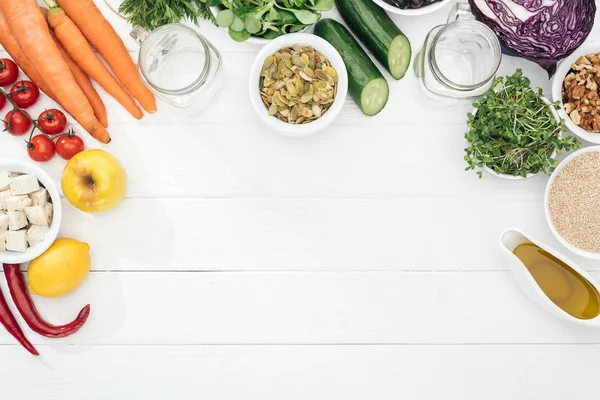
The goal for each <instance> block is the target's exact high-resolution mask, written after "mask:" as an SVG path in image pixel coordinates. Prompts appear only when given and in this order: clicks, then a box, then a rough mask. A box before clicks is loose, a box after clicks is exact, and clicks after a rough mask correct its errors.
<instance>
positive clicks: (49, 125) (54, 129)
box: [38, 108, 67, 135]
mask: <svg viewBox="0 0 600 400" xmlns="http://www.w3.org/2000/svg"><path fill="white" fill-rule="evenodd" d="M38 125H39V126H40V128H42V131H44V132H45V133H47V134H48V135H58V134H59V133H62V132H63V131H64V130H65V127H66V126H67V117H65V114H64V113H63V112H62V111H60V110H57V109H56V108H51V109H49V110H46V111H44V112H42V113H41V114H40V116H39V117H38Z"/></svg>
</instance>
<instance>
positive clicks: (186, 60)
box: [131, 24, 222, 111]
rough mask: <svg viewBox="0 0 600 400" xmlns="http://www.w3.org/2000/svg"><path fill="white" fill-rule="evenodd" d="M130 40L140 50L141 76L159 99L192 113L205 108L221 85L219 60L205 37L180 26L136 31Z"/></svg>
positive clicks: (214, 49) (218, 56)
mask: <svg viewBox="0 0 600 400" xmlns="http://www.w3.org/2000/svg"><path fill="white" fill-rule="evenodd" d="M131 36H132V37H133V38H134V39H136V41H137V42H138V43H139V44H140V46H141V48H140V53H139V58H138V69H139V71H140V75H141V76H142V79H144V81H145V82H146V84H147V85H148V87H149V88H150V89H151V90H152V91H153V92H154V93H155V94H156V95H157V96H158V97H160V98H161V99H163V100H165V101H166V102H168V103H170V104H172V105H174V106H176V107H190V108H193V109H194V111H201V110H202V109H203V108H205V107H207V106H208V104H209V103H210V102H211V100H212V99H213V98H214V97H215V95H216V94H217V92H218V91H219V89H220V87H221V84H222V79H221V76H220V75H221V73H220V70H221V56H220V54H219V52H218V51H217V49H216V48H215V47H214V46H213V45H212V44H211V43H210V42H209V41H208V40H207V39H206V38H204V36H202V35H200V34H199V33H198V32H196V31H195V30H193V29H192V28H189V27H187V26H185V25H182V24H169V25H165V26H162V27H160V28H158V29H156V30H155V31H152V32H148V31H147V30H145V29H143V28H140V27H135V28H134V29H133V31H132V32H131Z"/></svg>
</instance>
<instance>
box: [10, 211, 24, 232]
mask: <svg viewBox="0 0 600 400" xmlns="http://www.w3.org/2000/svg"><path fill="white" fill-rule="evenodd" d="M26 226H27V216H26V215H25V212H24V211H9V212H8V229H9V230H11V231H18V230H19V229H21V228H25V227H26Z"/></svg>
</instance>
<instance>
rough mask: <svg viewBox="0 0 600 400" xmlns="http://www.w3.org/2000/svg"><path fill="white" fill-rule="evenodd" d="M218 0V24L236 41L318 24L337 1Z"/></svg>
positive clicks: (278, 33)
mask: <svg viewBox="0 0 600 400" xmlns="http://www.w3.org/2000/svg"><path fill="white" fill-rule="evenodd" d="M126 1H127V0H126ZM129 1H131V0H129ZM200 1H202V0H200ZM219 1H220V3H221V7H222V8H223V9H222V10H221V11H220V12H219V14H217V24H218V25H219V26H221V27H225V28H229V34H230V36H231V37H232V38H233V39H234V40H237V41H243V40H246V39H248V38H249V37H250V35H256V36H260V37H264V38H266V39H273V38H276V37H277V36H280V35H283V34H286V33H292V32H298V31H301V30H302V29H304V28H305V27H306V26H308V25H312V24H314V23H316V22H317V21H318V20H319V19H320V18H321V12H322V11H329V10H331V8H332V7H333V2H334V0H219ZM232 16H233V17H232ZM244 37H245V38H246V39H244Z"/></svg>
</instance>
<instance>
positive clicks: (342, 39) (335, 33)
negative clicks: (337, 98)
mask: <svg viewBox="0 0 600 400" xmlns="http://www.w3.org/2000/svg"><path fill="white" fill-rule="evenodd" d="M315 35H317V36H320V37H322V38H323V39H325V40H327V41H328V42H329V43H331V45H332V46H333V47H335V48H336V49H337V51H338V52H339V53H340V55H341V56H342V59H343V60H344V64H345V65H346V69H347V70H348V93H349V94H350V96H351V97H352V99H353V100H354V102H356V104H358V106H359V107H360V108H361V110H362V112H363V113H364V114H365V115H369V116H372V115H375V114H377V113H379V112H380V111H381V110H382V109H383V108H384V107H385V105H386V103H387V100H388V95H389V87H388V83H387V81H386V80H385V78H384V77H383V75H382V74H381V72H380V71H379V70H378V69H377V67H376V66H375V64H373V61H371V59H370V58H369V56H368V55H367V53H365V51H364V50H363V49H362V47H360V44H359V43H358V42H357V41H356V39H354V37H353V36H352V35H351V34H350V32H349V31H348V29H346V28H345V27H344V26H343V25H342V24H340V23H339V22H337V21H334V20H332V19H323V20H321V21H319V22H317V24H316V25H315Z"/></svg>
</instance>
